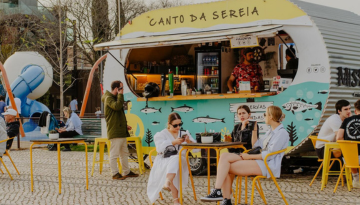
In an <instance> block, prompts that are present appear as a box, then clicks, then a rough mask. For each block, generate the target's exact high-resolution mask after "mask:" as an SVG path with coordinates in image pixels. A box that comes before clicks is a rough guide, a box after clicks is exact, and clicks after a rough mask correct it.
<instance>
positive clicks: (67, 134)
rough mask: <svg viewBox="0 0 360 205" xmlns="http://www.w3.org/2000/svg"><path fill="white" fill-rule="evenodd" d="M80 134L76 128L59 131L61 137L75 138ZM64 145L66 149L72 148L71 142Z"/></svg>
mask: <svg viewBox="0 0 360 205" xmlns="http://www.w3.org/2000/svg"><path fill="white" fill-rule="evenodd" d="M77 135H79V133H77V132H76V131H75V130H74V131H65V132H62V133H59V138H73V137H75V136H77ZM64 147H65V148H66V149H70V144H64Z"/></svg>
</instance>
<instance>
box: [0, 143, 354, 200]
mask: <svg viewBox="0 0 360 205" xmlns="http://www.w3.org/2000/svg"><path fill="white" fill-rule="evenodd" d="M11 156H12V158H13V160H14V161H15V164H16V166H17V168H18V169H19V171H20V174H21V175H17V173H16V171H15V169H14V168H13V166H12V165H11V163H10V161H9V159H8V158H7V157H4V161H5V163H6V165H7V167H8V168H9V170H10V172H11V174H12V175H13V177H14V180H10V178H9V176H8V175H7V174H6V173H5V174H1V173H0V204H1V205H3V204H6V205H8V204H28V205H29V204H129V205H131V204H149V201H148V199H147V195H146V186H147V180H148V177H149V171H146V173H145V174H144V175H141V176H140V177H138V178H128V179H125V180H123V181H115V180H112V179H111V172H110V168H109V165H108V164H106V165H104V170H103V173H102V174H101V175H100V174H99V167H98V166H96V168H95V173H94V176H93V177H91V176H90V172H91V163H92V162H91V161H92V156H93V153H89V154H88V157H89V170H88V173H89V190H86V188H85V156H84V152H61V160H62V161H61V163H62V194H61V195H59V194H58V164H57V153H56V152H50V151H47V150H45V149H44V148H38V149H34V151H33V163H34V192H33V193H31V190H30V156H29V150H28V149H27V150H21V151H18V150H14V151H11ZM130 164H131V167H132V169H133V171H136V172H138V171H137V169H136V168H137V164H136V163H134V162H132V163H130ZM2 170H3V171H5V170H4V168H3V167H2ZM214 180H215V177H214V176H212V177H211V183H212V184H213V183H214ZM310 180H311V176H310V175H309V176H302V175H282V178H281V179H279V180H278V182H279V184H280V186H281V189H282V190H283V192H284V194H285V197H286V199H287V200H288V202H289V204H317V205H319V204H324V205H325V204H336V205H342V204H360V197H359V196H360V190H353V191H352V192H348V191H347V189H346V187H339V189H338V191H337V193H336V194H333V193H332V191H333V188H334V186H335V182H336V178H335V177H331V178H330V179H329V180H330V181H329V184H328V186H327V188H325V190H324V191H320V177H319V178H318V180H317V181H316V182H315V183H314V184H313V186H312V187H311V188H310V187H309V185H308V184H309V182H310ZM194 181H195V187H196V194H197V197H198V200H197V201H195V200H194V198H193V195H192V190H191V186H189V187H188V188H186V189H185V195H186V196H185V204H215V203H202V202H201V201H200V200H199V198H200V197H201V196H204V195H206V193H207V177H206V176H200V177H195V178H194ZM262 185H263V189H264V192H265V196H266V199H267V201H268V204H274V205H275V204H283V201H282V200H281V197H280V195H279V194H278V191H277V189H276V187H275V185H274V184H273V182H271V181H268V180H263V181H262ZM249 187H250V186H249ZM163 195H164V200H162V201H161V200H160V199H159V200H158V201H157V202H156V203H155V204H172V200H171V196H170V194H169V193H163ZM243 199H244V193H243V196H242V203H243V204H244V201H243ZM255 204H263V202H262V200H261V198H260V196H259V195H258V194H257V193H256V195H255Z"/></svg>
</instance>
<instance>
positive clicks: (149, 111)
mask: <svg viewBox="0 0 360 205" xmlns="http://www.w3.org/2000/svg"><path fill="white" fill-rule="evenodd" d="M359 32H360V17H359V16H358V15H356V14H354V13H351V12H348V11H344V10H339V9H335V8H330V7H325V6H320V5H316V4H311V3H306V2H302V1H296V0H291V1H288V0H226V1H218V2H211V3H203V4H194V5H187V6H180V7H173V8H167V9H159V10H154V11H150V12H147V13H144V14H142V15H140V16H138V17H136V18H135V19H133V20H132V21H130V22H128V23H127V24H126V26H125V27H124V28H123V29H122V30H121V32H120V34H119V35H118V37H117V38H116V39H115V40H114V41H111V42H106V43H101V44H98V45H95V46H94V48H95V49H96V50H98V51H108V52H109V54H107V55H108V57H107V59H106V63H105V70H104V74H103V87H104V89H107V90H109V89H110V84H111V82H112V81H114V80H120V81H122V82H124V89H125V90H124V96H125V101H126V106H125V110H126V111H125V112H126V113H127V118H128V119H127V120H128V123H129V125H130V126H132V128H133V129H132V130H131V135H132V136H139V137H141V138H142V145H143V149H144V153H148V152H149V151H150V150H151V149H153V148H154V142H153V136H154V135H155V134H156V133H157V132H159V131H161V130H162V129H164V128H166V123H167V118H168V115H169V114H170V113H171V112H178V113H179V114H180V115H181V118H182V121H183V123H184V124H183V129H186V130H189V131H190V133H191V135H192V136H193V137H194V138H195V133H201V132H204V130H205V129H206V130H207V131H208V130H213V131H215V132H221V134H222V136H224V135H226V134H229V133H231V131H232V129H233V127H234V125H235V124H236V123H237V122H238V121H239V120H238V119H237V115H236V110H237V108H238V106H240V105H243V104H246V105H248V106H249V107H250V109H251V112H252V113H251V117H252V118H253V119H254V120H257V121H258V124H259V129H260V135H263V134H264V133H265V132H266V131H267V130H268V129H269V127H268V126H266V124H265V123H264V115H263V114H264V112H265V110H266V107H267V106H269V105H276V106H279V107H281V108H282V110H283V112H284V114H285V115H286V118H285V120H284V121H283V125H284V127H285V129H286V130H287V131H288V132H289V135H290V142H289V147H290V148H291V149H289V152H288V153H287V154H290V155H291V154H299V153H302V152H307V151H309V150H311V149H313V148H312V144H311V142H310V140H308V136H310V135H311V134H312V133H313V132H315V131H317V130H319V128H320V127H321V125H322V123H323V122H324V121H325V120H326V118H327V117H329V116H330V115H332V114H334V113H335V103H336V101H338V100H340V99H347V100H349V101H350V102H351V104H353V103H354V102H355V101H356V100H357V99H358V97H359V96H360V87H359V85H360V80H359V77H360V73H359V72H358V70H359V68H360V43H359V42H360V35H359ZM290 47H292V48H294V50H295V52H294V53H293V54H294V55H295V56H296V57H295V59H297V61H298V65H297V66H295V67H291V68H289V67H288V66H287V60H286V56H285V55H286V50H287V49H289V48H290ZM246 48H252V50H253V55H254V60H253V63H254V64H256V65H257V66H259V67H260V68H261V71H262V76H261V77H262V80H263V86H262V87H261V88H260V87H257V88H253V89H251V88H249V86H248V85H246V84H248V83H246V82H239V86H238V87H237V86H235V87H236V92H229V90H231V89H230V88H232V86H233V85H231V86H228V79H229V77H230V76H231V74H232V72H233V69H234V68H235V66H236V65H238V64H241V63H242V61H243V59H242V58H243V55H242V54H243V52H244V50H245V49H246ZM149 82H153V83H155V84H158V85H159V87H160V90H161V91H164V92H160V94H159V96H156V97H150V98H148V99H146V98H144V96H143V92H144V88H145V86H146V84H147V83H149ZM239 88H240V90H239ZM172 90H173V91H172ZM232 90H234V89H233V88H232ZM147 100H148V101H147Z"/></svg>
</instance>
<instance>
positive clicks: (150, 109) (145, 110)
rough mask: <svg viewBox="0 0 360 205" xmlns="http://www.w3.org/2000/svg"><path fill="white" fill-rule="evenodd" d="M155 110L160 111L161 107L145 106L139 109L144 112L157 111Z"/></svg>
mask: <svg viewBox="0 0 360 205" xmlns="http://www.w3.org/2000/svg"><path fill="white" fill-rule="evenodd" d="M157 111H159V112H160V113H161V108H160V109H155V108H154V107H145V108H143V109H141V110H140V112H143V113H145V114H148V113H154V112H157Z"/></svg>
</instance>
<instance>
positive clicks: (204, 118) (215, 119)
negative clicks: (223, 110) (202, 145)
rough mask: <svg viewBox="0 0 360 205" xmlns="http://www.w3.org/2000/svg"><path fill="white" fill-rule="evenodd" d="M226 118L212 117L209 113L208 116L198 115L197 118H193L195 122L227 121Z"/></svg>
mask: <svg viewBox="0 0 360 205" xmlns="http://www.w3.org/2000/svg"><path fill="white" fill-rule="evenodd" d="M224 119H225V118H222V119H218V118H212V117H209V115H207V116H206V117H197V118H195V119H193V122H197V123H205V124H207V123H214V122H223V123H225V121H224Z"/></svg>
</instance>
